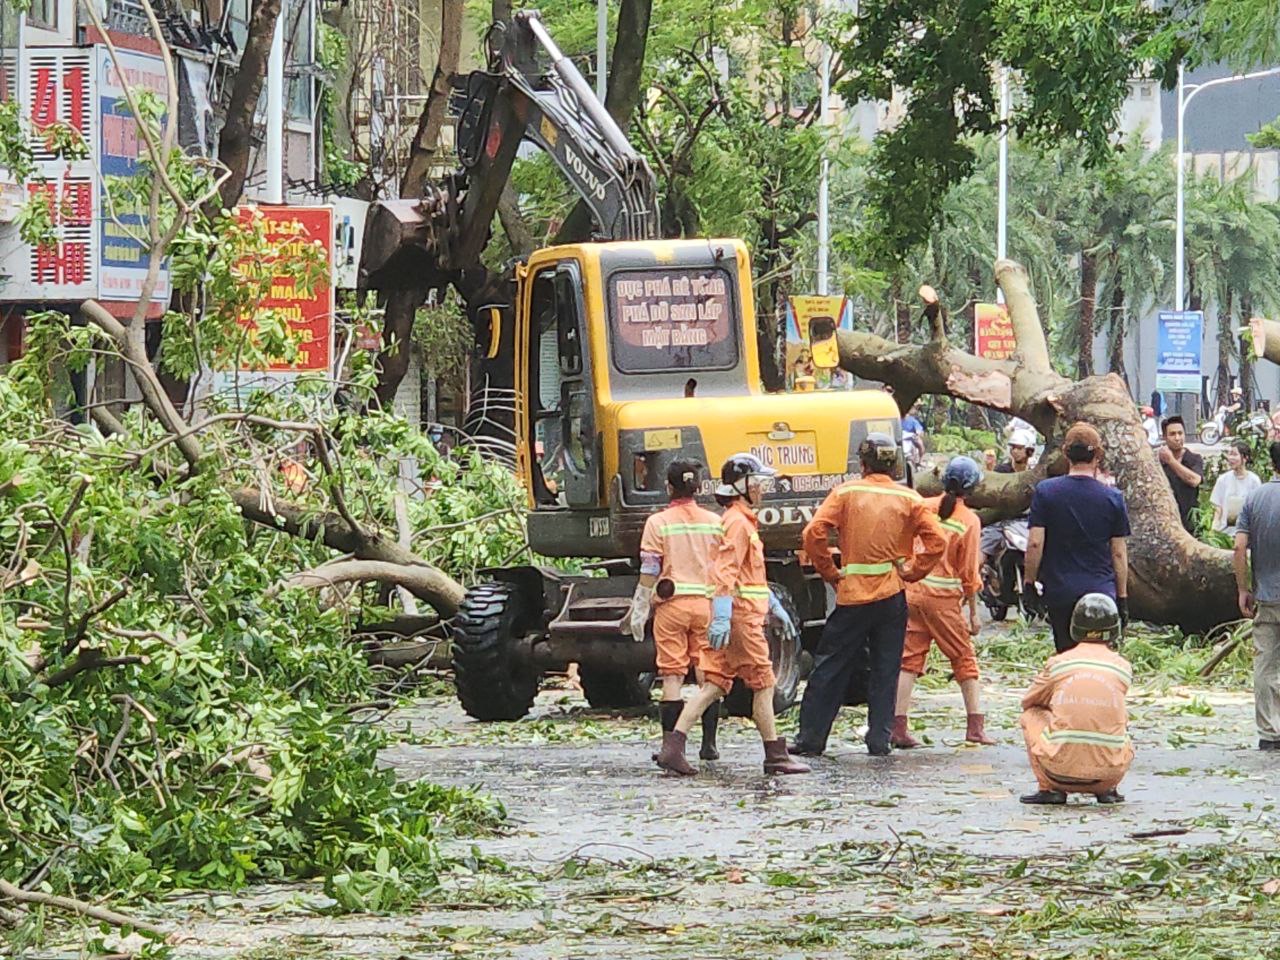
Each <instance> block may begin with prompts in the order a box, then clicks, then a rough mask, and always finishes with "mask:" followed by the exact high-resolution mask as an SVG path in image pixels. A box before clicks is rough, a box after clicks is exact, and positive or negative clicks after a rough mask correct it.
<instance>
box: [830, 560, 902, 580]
mask: <svg viewBox="0 0 1280 960" xmlns="http://www.w3.org/2000/svg"><path fill="white" fill-rule="evenodd" d="M840 572H841V573H843V574H844V575H845V576H846V577H878V576H880V575H881V574H884V573H892V572H893V561H891V560H886V561H885V562H884V563H846V564H845V565H844V566H843V567H841V568H840Z"/></svg>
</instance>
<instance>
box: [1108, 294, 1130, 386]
mask: <svg viewBox="0 0 1280 960" xmlns="http://www.w3.org/2000/svg"><path fill="white" fill-rule="evenodd" d="M1127 328H1128V323H1127V322H1126V321H1125V316H1124V287H1122V286H1121V285H1120V281H1119V280H1112V281H1111V340H1110V344H1109V348H1110V349H1109V356H1108V361H1109V363H1110V365H1111V372H1112V373H1114V374H1116V375H1117V376H1118V377H1119V378H1120V379H1121V380H1123V381H1124V384H1125V386H1126V387H1127V386H1129V372H1128V370H1126V369H1125V364H1124V346H1125V334H1126V332H1127Z"/></svg>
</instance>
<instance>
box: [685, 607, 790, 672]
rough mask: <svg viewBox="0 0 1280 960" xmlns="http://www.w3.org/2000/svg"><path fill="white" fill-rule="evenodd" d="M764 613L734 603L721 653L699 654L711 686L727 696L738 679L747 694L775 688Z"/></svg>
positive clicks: (709, 651) (717, 651)
mask: <svg viewBox="0 0 1280 960" xmlns="http://www.w3.org/2000/svg"><path fill="white" fill-rule="evenodd" d="M767 616H768V613H767V611H765V610H757V609H755V607H754V606H750V607H749V606H747V605H746V604H740V603H738V602H735V603H734V605H733V619H732V621H730V624H729V643H728V645H727V646H725V647H723V648H721V649H720V650H712V649H711V648H710V647H707V648H706V650H704V651H703V653H702V672H703V675H704V676H705V677H706V679H707V680H708V681H709V682H710V683H714V684H715V685H716V686H717V687H719V688H720V689H721V690H723V691H724V692H725V693H728V692H729V691H730V690H731V689H732V688H733V681H734V678H735V677H737V678H739V679H741V680H742V682H743V683H745V684H746V685H747V688H748V689H750V690H767V689H768V688H769V687H772V686H775V685H776V684H777V679H776V678H775V677H774V675H773V663H772V661H771V660H770V659H769V640H768V638H766V637H765V633H764V623H765V618H766V617H767Z"/></svg>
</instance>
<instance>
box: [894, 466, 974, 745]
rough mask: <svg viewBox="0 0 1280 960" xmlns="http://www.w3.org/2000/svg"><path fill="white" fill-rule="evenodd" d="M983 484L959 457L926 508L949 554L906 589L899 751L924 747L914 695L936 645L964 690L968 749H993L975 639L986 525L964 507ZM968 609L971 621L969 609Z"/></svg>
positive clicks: (896, 731)
mask: <svg viewBox="0 0 1280 960" xmlns="http://www.w3.org/2000/svg"><path fill="white" fill-rule="evenodd" d="M981 482H982V471H981V470H980V469H979V468H978V465H977V464H976V463H975V462H974V461H973V460H971V459H969V458H968V457H956V458H954V459H953V460H952V461H951V462H950V463H948V464H947V468H946V470H944V471H943V473H942V489H943V494H942V496H940V497H930V498H929V499H927V500H925V505H926V506H927V507H928V508H929V510H931V511H932V512H934V513H936V514H937V516H938V525H939V526H940V527H942V533H943V536H944V537H946V540H947V549H946V552H945V553H943V555H942V559H941V560H940V561H939V562H938V565H937V566H936V567H934V568H933V570H932V571H931V572H930V573H929V574H928V576H926V577H925V578H924V579H923V580H920V581H918V582H916V583H913V584H911V585H909V586H908V587H907V642H906V647H905V648H904V650H903V653H902V673H901V674H900V675H899V677H898V706H897V713H896V714H895V715H894V718H893V733H892V735H891V736H890V742H891V743H892V744H893V746H895V747H898V748H900V749H904V750H909V749H911V748H913V747H918V746H920V741H919V740H917V739H916V738H915V737H913V736H911V734H910V732H909V731H908V729H907V715H908V711H909V709H910V707H911V690H912V688H913V687H914V686H915V682H916V678H917V677H919V676H921V675H923V674H924V663H925V658H926V657H927V656H928V655H929V646H930V645H931V644H934V643H936V644H937V645H938V649H939V650H941V651H942V652H943V653H944V654H945V655H946V657H947V659H948V660H950V661H951V672H952V675H953V676H955V678H956V683H958V684H960V694H961V696H963V697H964V709H965V715H966V720H967V725H966V728H965V734H964V738H965V740H967V741H968V742H969V743H981V744H987V745H990V744H993V743H995V741H994V740H991V739H989V738H988V737H987V733H986V718H985V716H984V715H983V713H982V706H981V703H980V696H981V694H980V693H979V690H978V658H977V656H976V655H975V654H974V650H973V639H972V638H973V637H975V636H977V635H978V630H979V629H980V624H979V622H978V590H979V589H980V588H981V586H982V577H981V576H980V575H979V570H980V568H981V564H982V558H981V550H980V547H979V544H980V542H981V539H982V521H981V520H979V519H978V515H977V514H976V513H974V512H973V511H972V510H970V509H969V507H968V505H967V504H966V503H965V502H964V501H965V497H967V496H968V495H969V494H971V493H973V491H974V488H976V487H977V486H978V484H979V483H981ZM966 607H968V616H967V617H966V616H965V608H966Z"/></svg>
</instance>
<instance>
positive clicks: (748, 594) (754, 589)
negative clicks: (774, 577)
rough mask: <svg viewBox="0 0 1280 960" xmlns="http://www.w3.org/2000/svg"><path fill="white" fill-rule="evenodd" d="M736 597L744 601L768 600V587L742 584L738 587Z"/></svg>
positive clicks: (765, 585) (766, 585)
mask: <svg viewBox="0 0 1280 960" xmlns="http://www.w3.org/2000/svg"><path fill="white" fill-rule="evenodd" d="M737 594H738V596H740V597H742V599H744V600H768V599H769V585H768V584H743V585H742V586H740V587H738V590H737Z"/></svg>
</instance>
